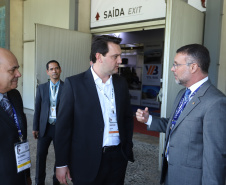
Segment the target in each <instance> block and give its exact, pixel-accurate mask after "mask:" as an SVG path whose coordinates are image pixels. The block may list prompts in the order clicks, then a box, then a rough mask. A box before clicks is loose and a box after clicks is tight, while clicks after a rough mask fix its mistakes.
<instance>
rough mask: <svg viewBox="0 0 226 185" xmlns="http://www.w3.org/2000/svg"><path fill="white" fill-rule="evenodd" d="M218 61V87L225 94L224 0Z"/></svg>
mask: <svg viewBox="0 0 226 185" xmlns="http://www.w3.org/2000/svg"><path fill="white" fill-rule="evenodd" d="M219 58H220V61H219V64H220V66H219V73H218V88H219V89H220V90H221V91H222V92H223V93H224V94H226V0H224V7H223V15H222V29H221V46H220V57H219Z"/></svg>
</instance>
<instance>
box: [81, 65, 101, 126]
mask: <svg viewBox="0 0 226 185" xmlns="http://www.w3.org/2000/svg"><path fill="white" fill-rule="evenodd" d="M84 82H85V84H86V87H87V94H86V95H88V97H85V98H91V101H90V104H91V105H93V107H95V109H93V114H94V115H97V119H98V120H95V122H96V123H98V124H100V126H103V125H104V120H103V114H102V110H101V105H100V101H99V96H98V93H97V88H96V85H95V82H94V79H93V75H92V72H91V69H88V70H87V71H86V72H85V76H84Z"/></svg>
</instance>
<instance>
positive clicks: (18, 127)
mask: <svg viewBox="0 0 226 185" xmlns="http://www.w3.org/2000/svg"><path fill="white" fill-rule="evenodd" d="M12 108H13V118H14V121H15V125H16V127H17V129H18V134H19V139H20V142H22V141H23V135H22V132H21V129H20V125H19V121H18V117H17V115H16V111H15V109H14V107H13V106H12Z"/></svg>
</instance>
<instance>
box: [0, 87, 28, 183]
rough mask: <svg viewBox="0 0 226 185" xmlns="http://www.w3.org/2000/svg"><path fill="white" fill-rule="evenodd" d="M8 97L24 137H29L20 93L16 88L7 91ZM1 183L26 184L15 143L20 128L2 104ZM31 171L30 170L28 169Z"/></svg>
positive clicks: (0, 123)
mask: <svg viewBox="0 0 226 185" xmlns="http://www.w3.org/2000/svg"><path fill="white" fill-rule="evenodd" d="M7 96H8V99H9V100H10V102H11V104H12V105H13V107H14V109H15V111H16V114H17V118H18V121H19V124H20V128H21V131H22V134H23V139H27V119H26V116H25V114H24V112H23V102H22V99H21V96H20V93H19V92H18V91H17V90H16V89H14V90H11V91H9V92H8V93H7ZM0 125H1V126H0V127H1V128H0V150H1V152H0V165H1V167H0V184H4V185H13V184H18V185H26V181H25V180H26V177H25V172H24V171H23V172H20V173H17V165H16V158H15V152H14V144H15V143H17V142H19V135H18V129H17V127H16V125H15V122H14V119H13V118H11V117H9V115H8V114H7V112H5V111H4V110H3V109H2V107H1V106H0ZM27 172H28V173H30V170H27Z"/></svg>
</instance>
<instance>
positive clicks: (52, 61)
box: [46, 60, 60, 70]
mask: <svg viewBox="0 0 226 185" xmlns="http://www.w3.org/2000/svg"><path fill="white" fill-rule="evenodd" d="M50 63H56V64H57V65H58V67H59V68H60V64H59V62H57V61H56V60H50V61H49V62H47V64H46V69H47V70H48V69H49V64H50Z"/></svg>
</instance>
